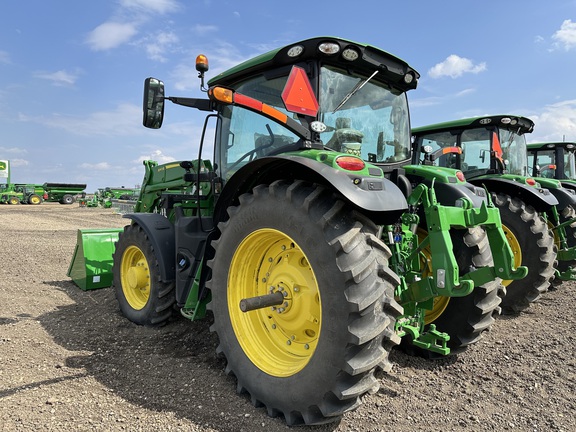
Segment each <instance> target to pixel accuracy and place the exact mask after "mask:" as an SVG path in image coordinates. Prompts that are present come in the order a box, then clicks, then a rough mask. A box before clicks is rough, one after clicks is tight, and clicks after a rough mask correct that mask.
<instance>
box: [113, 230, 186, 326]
mask: <svg viewBox="0 0 576 432" xmlns="http://www.w3.org/2000/svg"><path fill="white" fill-rule="evenodd" d="M112 272H113V277H114V289H115V291H116V299H117V300H118V304H119V306H120V311H121V312H122V314H123V315H124V316H125V317H126V318H128V319H129V320H130V321H132V322H134V323H136V324H140V325H146V326H158V325H162V324H164V323H166V322H167V321H168V319H169V318H170V317H171V315H172V311H173V307H172V306H173V304H174V302H175V296H174V282H173V281H172V282H168V283H166V282H162V280H161V279H160V269H159V265H158V260H157V258H156V256H155V255H154V249H153V248H152V245H151V243H150V240H149V239H148V236H147V235H146V233H145V232H144V230H143V229H142V228H141V227H140V226H139V225H137V224H132V225H128V226H126V227H125V228H124V232H123V233H120V236H119V238H118V242H117V243H116V251H115V252H114V264H113V267H112Z"/></svg>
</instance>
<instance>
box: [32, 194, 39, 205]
mask: <svg viewBox="0 0 576 432" xmlns="http://www.w3.org/2000/svg"><path fill="white" fill-rule="evenodd" d="M30 203H31V204H40V198H39V197H37V196H34V197H32V198H30Z"/></svg>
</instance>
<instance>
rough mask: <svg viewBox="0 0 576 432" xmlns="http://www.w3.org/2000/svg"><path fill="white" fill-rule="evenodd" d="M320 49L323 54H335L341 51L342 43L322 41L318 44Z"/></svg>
mask: <svg viewBox="0 0 576 432" xmlns="http://www.w3.org/2000/svg"><path fill="white" fill-rule="evenodd" d="M318 50H319V51H320V52H321V53H323V54H327V55H334V54H338V52H339V51H340V45H338V44H337V43H334V42H322V43H321V44H320V45H318Z"/></svg>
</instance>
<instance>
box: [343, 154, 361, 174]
mask: <svg viewBox="0 0 576 432" xmlns="http://www.w3.org/2000/svg"><path fill="white" fill-rule="evenodd" d="M336 164H337V165H338V166H339V167H340V168H342V169H345V170H347V171H361V170H363V169H364V167H365V166H366V164H365V163H364V161H363V160H362V159H359V158H357V157H354V156H339V157H337V158H336Z"/></svg>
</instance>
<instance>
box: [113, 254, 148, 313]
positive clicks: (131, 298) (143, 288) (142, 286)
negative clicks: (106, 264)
mask: <svg viewBox="0 0 576 432" xmlns="http://www.w3.org/2000/svg"><path fill="white" fill-rule="evenodd" d="M120 280H121V283H122V292H123V293H124V297H126V301H127V302H128V304H129V305H130V307H131V308H132V309H135V310H141V309H142V308H143V307H144V306H146V303H148V299H149V298H150V268H149V267H148V261H146V257H145V256H144V253H143V252H142V251H141V250H140V248H138V247H137V246H129V247H128V248H126V250H125V251H124V254H123V255H122V261H121V263H120Z"/></svg>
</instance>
